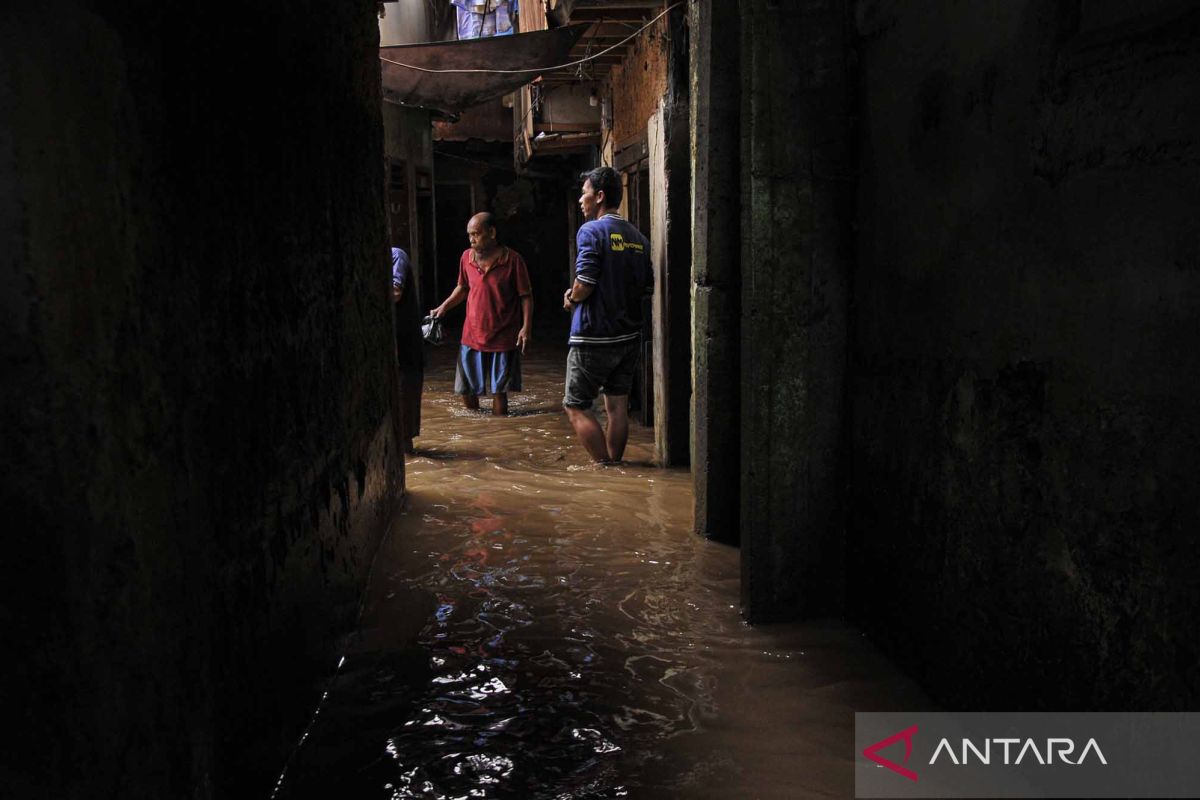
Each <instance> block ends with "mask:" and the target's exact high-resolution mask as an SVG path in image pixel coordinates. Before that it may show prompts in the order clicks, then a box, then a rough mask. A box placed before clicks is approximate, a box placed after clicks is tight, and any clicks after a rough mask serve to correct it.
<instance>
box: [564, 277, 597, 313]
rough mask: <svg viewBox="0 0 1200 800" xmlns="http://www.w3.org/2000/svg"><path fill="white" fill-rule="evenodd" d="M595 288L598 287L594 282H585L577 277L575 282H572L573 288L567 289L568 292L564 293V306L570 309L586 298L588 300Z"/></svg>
mask: <svg viewBox="0 0 1200 800" xmlns="http://www.w3.org/2000/svg"><path fill="white" fill-rule="evenodd" d="M595 290H596V287H595V285H594V284H591V283H584V282H583V281H581V280H579V279H578V278H576V279H575V282H574V283H573V284H571V288H570V289H567V291H566V294H564V295H563V308H564V309H566V310H567V311H570V310H571V309H572V308H574V307H575V306H577V305H579V304H580V303H582V302H583V301H584V300H587V299H588V297H590V296H591V294H592V292H594V291H595Z"/></svg>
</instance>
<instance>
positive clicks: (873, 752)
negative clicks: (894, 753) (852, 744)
mask: <svg viewBox="0 0 1200 800" xmlns="http://www.w3.org/2000/svg"><path fill="white" fill-rule="evenodd" d="M916 733H917V726H916V725H913V726H912V727H911V728H905V729H904V730H902V731H900V732H899V733H893V734H892V735H891V736H889V737H887V738H886V739H880V740H879V741H878V742H876V743H875V744H873V745H871V746H869V747H867V749H865V750H863V755H864V756H866V757H867V758H869V759H871V760H872V761H874V762H875V763H876V764H878V765H879V766H881V767H887V768H888V769H890V770H891V771H892V772H895V773H897V774H899V775H903V776H904V777H906V778H908V779H909V780H910V781H915V780H917V773H915V772H913V771H912V770H911V769H909V768H908V767H902V766H900V765H899V764H897V763H896V762H895V761H889V760H888V759H886V758H884V757H883V756H881V755H879V751H880V750H882V749H884V748H885V747H891V746H892V745H894V744H895V743H896V742H898V741H900V740H901V739H903V740H904V763H905V764H907V763H908V759H909V758H910V757H911V756H912V748H913V743H912V740H913V736H915V735H916Z"/></svg>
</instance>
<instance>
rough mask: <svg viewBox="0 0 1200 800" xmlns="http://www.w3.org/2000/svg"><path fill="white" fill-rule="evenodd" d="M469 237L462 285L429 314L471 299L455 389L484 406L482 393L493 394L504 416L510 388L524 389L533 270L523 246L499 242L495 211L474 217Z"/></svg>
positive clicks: (496, 410) (469, 402) (461, 264)
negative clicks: (521, 251)
mask: <svg viewBox="0 0 1200 800" xmlns="http://www.w3.org/2000/svg"><path fill="white" fill-rule="evenodd" d="M467 239H468V240H469V241H470V243H471V246H470V248H468V249H467V250H465V251H464V252H463V254H462V257H461V258H460V259H459V261H458V285H457V286H455V287H454V291H453V292H451V293H450V296H449V297H447V298H446V299H445V301H444V302H443V303H442V304H441V305H440V306H438V307H437V308H435V309H433V310H432V311H430V312H429V313H430V314H431V315H432V316H435V317H441V316H445V314H446V312H447V311H449V310H450V309H452V308H454V307H455V306H457V305H458V304H459V303H461V302H463V300H466V301H467V317H466V320H465V321H464V322H463V329H462V340H461V341H462V344H461V347H460V348H459V356H458V367H457V369H456V370H455V375H454V391H455V393H457V394H460V395H462V398H463V405H464V406H466V407H467V408H472V409H476V408H479V397H480V395H486V394H490V395H491V396H492V414H494V415H496V416H504V415H506V414H508V393H509V392H519V391H521V354H522V353H524V352H525V345H526V344H528V343H529V341H530V339H531V338H532V332H531V331H532V327H533V293H532V291H533V290H532V288H531V286H530V283H529V270H528V269H527V268H526V266H525V260H524V259H522V258H521V256H520V254H519V253H517V251H515V250H513V249H512V248H509V247H504V246H502V245H501V244H500V243H499V242H498V241H497V239H496V221H495V218H494V217H493V216H492V215H491V214H490V213H487V212H484V213H481V214H476V215H475V216H473V217H471V220H470V221H469V222H468V223H467Z"/></svg>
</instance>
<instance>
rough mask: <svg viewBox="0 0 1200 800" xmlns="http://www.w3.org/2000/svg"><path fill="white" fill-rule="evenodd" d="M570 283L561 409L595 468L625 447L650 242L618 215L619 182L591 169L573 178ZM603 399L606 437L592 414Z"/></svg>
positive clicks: (606, 171)
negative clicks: (577, 189)
mask: <svg viewBox="0 0 1200 800" xmlns="http://www.w3.org/2000/svg"><path fill="white" fill-rule="evenodd" d="M580 178H581V179H582V180H583V192H582V194H580V196H579V208H580V210H581V211H582V212H583V216H584V219H586V220H587V222H585V223H584V224H583V225H582V226H581V227H580V228H579V234H578V235H577V236H576V247H577V250H578V256H577V257H576V260H575V280H574V282H573V283H572V285H571V288H569V289H567V291H566V293H565V294H564V295H563V308H564V309H566V310H567V311H570V312H571V334H570V338H569V339H568V344H569V345H570V349H569V350H568V352H567V386H566V396H564V397H563V408H565V409H566V412H567V417H568V418H569V419H570V421H571V427H573V428H574V429H575V434H576V435H577V436H578V437H579V441H580V442H581V443H582V444H583V447H584V449H586V450H587V452H588V455H590V456H591V457H592V459H593V460H594V461H597V462H600V463H610V462H618V461H620V460H621V458H622V457H623V456H624V455H625V444H626V442H627V441H628V439H629V391H630V388H631V387H632V385H633V376H634V373H635V372H636V370H637V366H638V356H639V354H640V352H641V341H640V340H641V330H642V298H643V297H644V296H645V295H646V294H647V293H648V292H650V291H652V290H653V288H654V273H653V272H652V271H651V269H650V242H649V240H648V239H646V237H645V236H643V235H642V234H641V232H640V231H638V229H637V228H635V227H634V226H633V225H632V224H631V223H630V222H629V221H628V220H625V219H624V218H622V217H621V216H620V215H619V214H617V209H618V208H620V206H621V194H622V187H621V175H620V173H618V172H617V171H616V170H614V169H613V168H612V167H598V168H596V169H593V170H591V171H589V172H585V173H583V174H582V175H580ZM601 392H603V394H604V410H605V413H606V414H607V415H608V430H607V431H605V430H604V429H603V428H602V427H601V426H600V422H599V421H598V420H597V419H596V416H595V414H593V413H592V403H593V402H594V401H595V399H596V397H597V396H598V395H599V394H600V393H601Z"/></svg>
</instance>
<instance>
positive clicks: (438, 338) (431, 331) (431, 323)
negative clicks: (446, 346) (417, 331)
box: [421, 317, 445, 344]
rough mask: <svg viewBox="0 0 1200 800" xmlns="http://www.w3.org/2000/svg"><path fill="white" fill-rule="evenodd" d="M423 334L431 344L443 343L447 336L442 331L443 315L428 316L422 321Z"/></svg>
mask: <svg viewBox="0 0 1200 800" xmlns="http://www.w3.org/2000/svg"><path fill="white" fill-rule="evenodd" d="M421 336H422V338H424V339H425V341H427V342H429V343H430V344H441V343H442V340H443V339H444V338H445V334H443V333H442V318H441V317H426V318H425V319H423V320H422V321H421Z"/></svg>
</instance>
